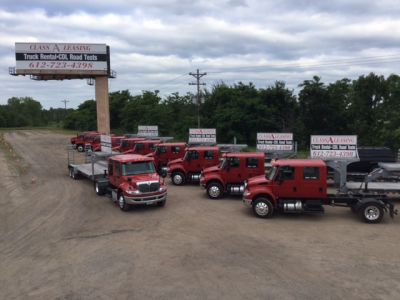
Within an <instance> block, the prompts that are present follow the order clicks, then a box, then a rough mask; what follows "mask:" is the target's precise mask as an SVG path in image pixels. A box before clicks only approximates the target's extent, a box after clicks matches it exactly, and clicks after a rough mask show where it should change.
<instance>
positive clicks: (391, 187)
mask: <svg viewBox="0 0 400 300" xmlns="http://www.w3.org/2000/svg"><path fill="white" fill-rule="evenodd" d="M346 187H347V189H348V190H349V191H356V190H364V189H365V182H347V183H346ZM368 190H369V191H371V192H391V193H400V182H368Z"/></svg>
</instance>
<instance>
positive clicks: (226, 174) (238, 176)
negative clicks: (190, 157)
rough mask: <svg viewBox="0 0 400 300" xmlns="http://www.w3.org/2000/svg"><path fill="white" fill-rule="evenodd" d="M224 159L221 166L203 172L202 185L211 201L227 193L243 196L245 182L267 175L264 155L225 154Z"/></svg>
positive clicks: (254, 153)
mask: <svg viewBox="0 0 400 300" xmlns="http://www.w3.org/2000/svg"><path fill="white" fill-rule="evenodd" d="M222 157H223V159H222V162H221V163H220V164H219V165H217V166H213V167H209V168H206V169H204V170H203V171H202V172H201V176H200V185H201V186H202V187H204V188H205V189H206V190H207V195H208V197H209V198H211V199H217V198H220V197H222V196H223V195H224V194H225V193H229V194H232V195H241V194H243V191H244V181H245V180H247V179H249V178H251V177H254V176H258V175H262V174H264V175H265V167H264V159H265V157H264V154H263V153H259V152H247V153H246V152H242V153H225V154H224V155H223V156H222Z"/></svg>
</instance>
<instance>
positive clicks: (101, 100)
mask: <svg viewBox="0 0 400 300" xmlns="http://www.w3.org/2000/svg"><path fill="white" fill-rule="evenodd" d="M96 109H97V131H98V132H100V133H102V134H110V109H109V99H108V77H107V76H97V77H96Z"/></svg>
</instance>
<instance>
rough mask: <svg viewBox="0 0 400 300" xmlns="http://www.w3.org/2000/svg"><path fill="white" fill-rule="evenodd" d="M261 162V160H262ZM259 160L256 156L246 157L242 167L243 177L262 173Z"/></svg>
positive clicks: (246, 177)
mask: <svg viewBox="0 0 400 300" xmlns="http://www.w3.org/2000/svg"><path fill="white" fill-rule="evenodd" d="M262 163H263V162H262ZM261 169H263V168H262V165H261V161H260V160H259V159H258V158H257V157H247V158H246V161H245V167H244V168H243V178H244V180H245V179H248V178H251V177H254V176H257V175H262V174H263V171H261Z"/></svg>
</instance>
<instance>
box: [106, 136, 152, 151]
mask: <svg viewBox="0 0 400 300" xmlns="http://www.w3.org/2000/svg"><path fill="white" fill-rule="evenodd" d="M144 140H145V138H138V137H134V138H123V139H121V141H120V145H119V146H116V147H113V148H112V150H113V151H117V152H121V153H124V152H126V151H128V150H131V149H133V148H134V147H135V144H136V143H137V142H139V141H144Z"/></svg>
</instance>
